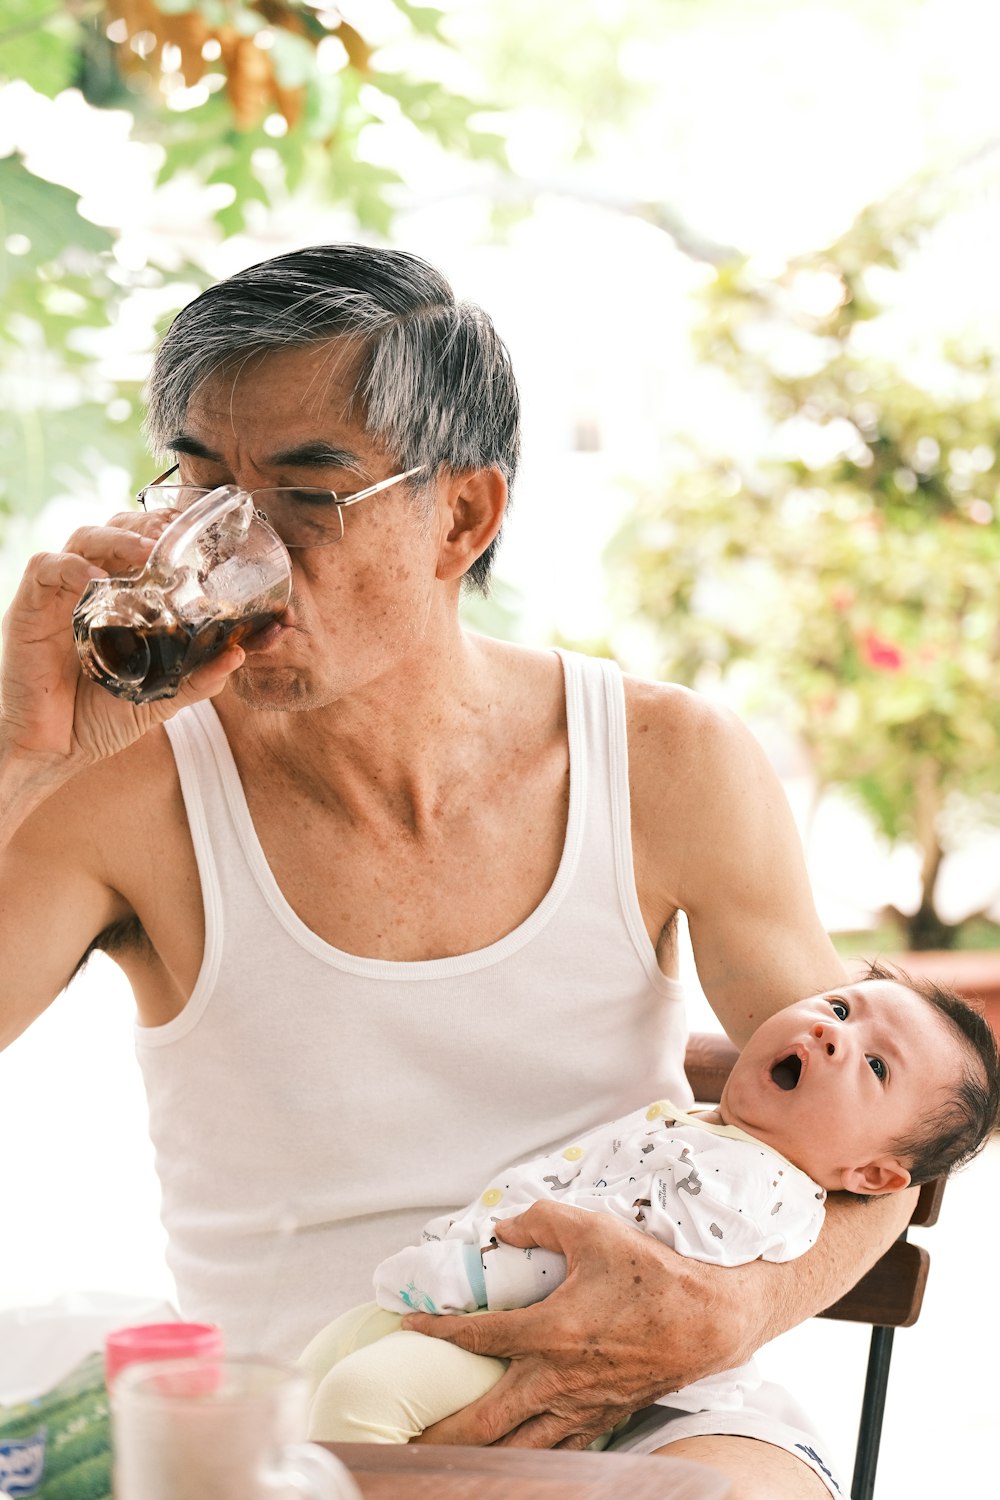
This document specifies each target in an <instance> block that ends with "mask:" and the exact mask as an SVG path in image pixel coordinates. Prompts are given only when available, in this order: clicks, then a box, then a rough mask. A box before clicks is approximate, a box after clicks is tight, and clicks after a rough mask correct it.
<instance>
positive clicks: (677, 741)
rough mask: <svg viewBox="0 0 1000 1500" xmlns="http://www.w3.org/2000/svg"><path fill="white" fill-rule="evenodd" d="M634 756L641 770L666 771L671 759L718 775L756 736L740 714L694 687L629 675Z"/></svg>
mask: <svg viewBox="0 0 1000 1500" xmlns="http://www.w3.org/2000/svg"><path fill="white" fill-rule="evenodd" d="M624 687H625V712H626V720H627V724H628V741H629V760H630V764H631V765H632V768H633V774H634V775H636V774H638V773H640V772H641V770H642V769H643V768H644V767H646V766H648V767H649V769H650V770H651V771H657V770H659V771H660V772H662V770H663V768H664V765H665V763H666V761H667V760H672V761H673V762H675V763H679V764H682V765H687V766H689V768H690V769H691V771H692V772H700V774H709V775H713V776H714V775H717V774H718V773H719V771H720V770H722V769H724V768H725V766H726V765H727V764H728V763H729V762H731V761H734V760H735V761H739V760H741V759H742V757H743V756H744V755H745V754H746V752H747V749H748V747H749V746H755V745H756V741H755V740H754V739H753V736H752V735H751V734H750V731H749V730H748V729H747V728H746V726H745V725H744V724H743V723H742V721H741V720H740V719H738V718H737V716H736V715H735V714H734V713H732V712H731V711H730V710H729V709H728V708H725V707H723V706H722V705H721V704H719V703H713V702H712V701H711V699H709V698H705V697H703V696H702V694H700V693H696V692H694V691H692V689H690V688H685V687H681V686H680V685H679V684H678V683H673V682H650V681H648V680H647V679H645V678H641V677H631V676H626V677H625V678H624Z"/></svg>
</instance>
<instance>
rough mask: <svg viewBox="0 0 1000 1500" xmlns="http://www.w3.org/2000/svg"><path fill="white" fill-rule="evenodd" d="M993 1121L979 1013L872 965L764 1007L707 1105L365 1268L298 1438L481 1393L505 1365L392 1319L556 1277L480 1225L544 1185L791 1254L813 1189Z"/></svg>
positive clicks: (860, 1183)
mask: <svg viewBox="0 0 1000 1500" xmlns="http://www.w3.org/2000/svg"><path fill="white" fill-rule="evenodd" d="M998 1116H1000V1059H998V1054H997V1046H996V1043H995V1041H994V1039H993V1036H992V1033H991V1032H990V1030H989V1028H988V1026H987V1025H986V1023H985V1021H984V1020H983V1019H982V1017H981V1016H980V1015H979V1013H978V1012H977V1011H974V1010H973V1009H972V1008H971V1007H969V1006H967V1005H965V1004H964V1003H963V1002H962V1001H961V1000H959V999H958V998H957V997H956V996H954V995H951V994H949V993H948V992H947V991H944V990H941V989H939V988H937V987H936V986H933V985H930V984H924V983H912V982H911V981H909V980H907V979H904V978H903V977H902V976H897V975H895V974H893V973H891V972H889V971H888V970H885V969H882V968H879V967H877V966H874V965H873V966H872V968H871V970H870V972H869V975H868V977H867V978H866V979H865V980H864V981H862V982H859V983H854V984H848V985H845V986H844V987H843V988H842V989H839V990H835V991H831V992H830V993H828V994H822V995H814V996H812V997H811V998H810V999H807V1000H800V1001H798V1002H796V1003H795V1004H794V1005H790V1006H788V1008H787V1009H785V1010H782V1011H779V1012H778V1013H777V1014H776V1015H774V1016H772V1017H770V1019H769V1020H767V1021H765V1022H764V1023H763V1024H762V1025H761V1026H760V1027H759V1028H758V1029H757V1031H755V1032H754V1034H753V1036H752V1037H751V1038H750V1040H749V1041H748V1042H747V1044H746V1046H745V1047H744V1049H743V1051H742V1053H741V1054H740V1056H739V1058H738V1060H737V1062H736V1064H735V1066H734V1067H733V1070H732V1073H731V1075H730V1077H729V1079H728V1081H727V1083H726V1086H725V1088H724V1090H723V1093H722V1099H721V1102H720V1104H719V1106H718V1108H716V1109H713V1110H706V1111H699V1112H697V1113H689V1112H688V1111H686V1110H684V1109H679V1108H677V1107H676V1106H675V1105H674V1104H672V1103H670V1102H669V1101H667V1100H661V1101H658V1102H656V1103H654V1104H650V1105H649V1106H648V1107H645V1108H642V1109H638V1110H636V1111H635V1113H634V1114H631V1115H627V1116H625V1117H624V1118H623V1119H619V1120H614V1121H612V1123H611V1124H608V1125H602V1126H598V1127H597V1129H595V1130H592V1131H590V1132H589V1133H588V1134H587V1135H584V1136H582V1137H581V1138H580V1139H579V1140H576V1141H573V1142H571V1143H570V1144H569V1145H567V1146H565V1147H563V1148H561V1149H558V1150H556V1151H553V1152H551V1153H549V1154H548V1155H546V1156H541V1157H537V1158H535V1159H534V1160H532V1161H528V1162H523V1163H521V1164H520V1165H518V1166H513V1167H511V1168H510V1169H509V1170H507V1171H504V1172H501V1173H500V1174H499V1175H498V1176H497V1177H496V1178H494V1180H493V1181H492V1182H490V1183H489V1184H488V1185H487V1187H486V1188H485V1190H484V1192H483V1193H482V1194H481V1195H480V1197H479V1198H478V1199H477V1200H476V1201H475V1202H474V1203H471V1204H469V1205H467V1206H466V1207H465V1208H464V1209H461V1210H459V1211H458V1212H457V1213H456V1214H453V1215H444V1216H442V1217H440V1218H437V1219H433V1220H431V1222H430V1223H429V1224H428V1225H427V1226H426V1228H425V1229H424V1231H423V1241H422V1243H421V1244H420V1245H416V1246H411V1247H409V1248H407V1249H405V1250H401V1251H399V1252H398V1253H397V1254H396V1255H392V1256H390V1257H389V1259H388V1260H384V1261H383V1262H382V1263H381V1265H379V1266H378V1268H377V1269H376V1272H375V1294H376V1298H377V1304H378V1305H377V1306H376V1305H374V1304H367V1305H366V1306H364V1307H360V1308H355V1309H353V1310H352V1311H351V1312H348V1313H345V1314H343V1316H342V1317H340V1318H338V1319H337V1320H336V1321H335V1322H333V1323H332V1324H330V1325H329V1327H327V1328H326V1329H324V1330H323V1332H321V1333H320V1334H319V1335H318V1336H317V1337H316V1338H315V1339H314V1340H313V1341H312V1343H311V1344H310V1345H309V1347H308V1349H307V1350H306V1351H305V1353H304V1354H303V1356H302V1361H301V1363H302V1365H303V1367H304V1369H305V1370H306V1373H307V1374H308V1376H309V1377H310V1379H311V1381H312V1386H313V1391H314V1395H313V1403H312V1413H311V1419H310V1436H311V1437H313V1438H315V1439H319V1440H325V1441H341V1442H349V1441H352V1440H353V1441H361V1442H398V1443H405V1442H408V1441H409V1440H410V1439H411V1438H413V1437H416V1436H417V1435H418V1434H419V1433H421V1432H422V1431H423V1430H424V1428H425V1427H429V1426H431V1425H432V1424H433V1423H434V1422H437V1421H440V1420H441V1419H443V1418H444V1417H446V1416H448V1415H450V1414H451V1413H452V1412H454V1411H457V1410H459V1409H460V1408H462V1407H464V1406H466V1405H468V1404H469V1403H470V1402H471V1401H473V1400H476V1399H477V1398H478V1397H480V1396H482V1395H484V1394H485V1393H486V1391H487V1390H489V1389H490V1387H491V1386H492V1385H494V1384H495V1383H496V1381H497V1380H499V1378H500V1376H501V1375H502V1374H503V1371H504V1369H505V1368H506V1361H504V1360H500V1359H492V1358H487V1357H484V1356H482V1355H476V1354H470V1353H468V1352H467V1351H466V1350H464V1349H459V1348H457V1347H456V1346H455V1345H453V1344H449V1343H447V1342H446V1341H444V1340H442V1339H433V1338H427V1337H426V1336H425V1335H423V1334H419V1333H414V1332H409V1331H407V1330H403V1329H401V1328H400V1321H401V1316H402V1315H403V1314H405V1313H406V1312H407V1311H420V1312H430V1313H453V1312H468V1313H471V1312H475V1311H476V1309H478V1308H484V1307H485V1308H488V1309H490V1310H492V1311H497V1310H505V1309H509V1308H515V1307H527V1306H529V1305H530V1304H531V1303H533V1302H537V1301H538V1300H539V1299H540V1298H542V1297H545V1296H548V1294H549V1293H550V1292H552V1291H554V1290H555V1288H556V1287H557V1286H559V1284H560V1283H561V1282H562V1281H563V1280H564V1278H565V1275H566V1260H565V1257H564V1256H562V1255H560V1254H558V1253H556V1252H554V1251H549V1250H543V1249H537V1248H536V1249H527V1250H524V1249H520V1248H518V1247H515V1246H511V1245H506V1244H504V1243H502V1242H498V1240H497V1239H496V1237H495V1234H494V1225H495V1223H496V1221H497V1219H499V1218H507V1217H509V1216H511V1215H513V1214H517V1213H520V1212H522V1211H523V1210H524V1209H526V1208H527V1207H528V1206H529V1205H530V1204H532V1203H534V1202H536V1201H537V1200H539V1199H544V1198H553V1199H555V1200H556V1201H558V1202H561V1203H570V1204H573V1205H574V1206H576V1207H578V1208H584V1209H589V1210H591V1211H592V1212H595V1213H606V1214H614V1215H615V1216H616V1217H617V1218H621V1219H624V1220H626V1222H628V1223H631V1224H634V1225H635V1226H636V1229H637V1230H638V1231H639V1232H641V1233H644V1234H652V1235H655V1236H656V1238H657V1239H659V1240H661V1241H662V1242H663V1243H664V1244H666V1245H669V1246H671V1247H672V1248H673V1249H674V1250H677V1251H679V1252H680V1253H681V1254H683V1255H690V1256H694V1257H695V1258H696V1259H698V1260H705V1261H714V1262H716V1263H717V1264H719V1265H741V1264H743V1263H744V1262H746V1261H750V1260H755V1259H757V1258H758V1257H763V1258H764V1259H765V1260H772V1261H782V1260H791V1259H793V1258H794V1257H795V1256H798V1255H802V1254H804V1252H805V1251H806V1250H808V1249H809V1247H810V1246H811V1245H812V1244H814V1243H815V1240H816V1237H817V1235H818V1234H819V1231H820V1226H821V1225H822V1223H823V1216H824V1206H823V1205H824V1200H825V1198H826V1195H827V1192H832V1191H842V1190H846V1191H847V1192H850V1193H854V1194H859V1195H866V1196H871V1195H876V1194H882V1193H893V1192H898V1191H899V1190H900V1189H902V1188H905V1187H906V1186H907V1185H908V1184H910V1183H914V1184H916V1183H920V1182H926V1181H929V1180H930V1179H932V1178H934V1177H940V1176H943V1175H944V1174H946V1173H947V1172H949V1171H951V1170H952V1169H953V1168H954V1167H956V1166H958V1165H960V1164H961V1163H963V1162H965V1161H968V1160H969V1159H970V1158H971V1157H972V1156H974V1155H975V1154H976V1152H977V1151H978V1150H979V1149H980V1148H981V1147H982V1146H983V1144H984V1143H985V1141H986V1139H987V1138H988V1136H989V1133H990V1131H991V1130H992V1129H993V1128H994V1127H995V1126H996V1124H997V1121H998ZM758 1383H759V1376H758V1375H757V1374H756V1372H755V1370H754V1367H753V1366H752V1365H744V1366H741V1367H740V1368H739V1369H736V1370H730V1371H727V1372H726V1373H724V1374H721V1375H713V1376H709V1377H707V1378H706V1379H704V1380H699V1381H696V1382H695V1383H694V1384H692V1385H688V1386H685V1387H684V1388H683V1389H682V1390H679V1391H672V1392H671V1393H670V1395H669V1396H666V1397H664V1398H663V1403H662V1404H665V1405H668V1406H670V1407H675V1408H679V1409H681V1410H684V1411H701V1410H705V1409H711V1410H712V1411H716V1410H721V1409H724V1408H730V1409H732V1408H734V1407H737V1406H739V1405H740V1404H741V1403H742V1400H743V1393H744V1392H746V1391H748V1390H750V1389H752V1388H753V1387H754V1386H756V1385H757V1384H758Z"/></svg>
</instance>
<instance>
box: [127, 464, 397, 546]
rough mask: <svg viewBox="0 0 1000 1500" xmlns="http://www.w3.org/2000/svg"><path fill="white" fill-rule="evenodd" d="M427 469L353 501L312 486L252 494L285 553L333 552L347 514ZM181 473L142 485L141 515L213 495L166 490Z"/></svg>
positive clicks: (371, 488)
mask: <svg viewBox="0 0 1000 1500" xmlns="http://www.w3.org/2000/svg"><path fill="white" fill-rule="evenodd" d="M424 467H425V465H424V464H418V465H417V467H416V468H415V469H407V470H406V472H405V473H403V474H393V476H392V478H391V479H380V480H379V482H378V484H370V485H368V486H367V488H365V489H363V490H358V491H357V493H356V494H354V495H338V494H337V493H336V491H335V490H318V489H312V488H310V486H309V485H300V484H296V485H282V486H279V487H276V488H274V489H264V490H250V491H249V494H250V498H251V499H252V500H253V503H254V506H255V507H256V509H257V513H258V514H259V515H261V516H263V518H264V520H265V521H268V522H269V523H270V525H271V526H273V527H274V529H275V531H276V532H277V533H278V535H279V537H280V538H281V540H282V541H283V542H284V544H285V546H286V547H329V546H330V545H331V544H332V543H333V542H339V541H340V539H341V537H342V536H343V535H344V511H345V510H346V509H347V507H348V506H349V505H357V503H358V501H359V500H367V499H368V497H369V495H377V494H378V493H379V492H380V491H381V490H387V489H389V487H390V486H391V485H394V484H400V483H401V482H402V481H403V480H404V479H410V478H412V476H413V475H414V474H419V473H420V471H421V469H423V468H424ZM179 468H180V465H179V464H174V466H173V467H172V468H170V469H165V470H164V471H163V473H162V474H158V475H157V476H156V478H155V479H153V480H151V481H150V483H149V484H147V485H144V486H143V488H142V489H141V490H140V491H139V493H138V495H137V496H136V499H137V500H138V502H139V504H140V505H141V506H142V508H143V510H148V511H153V510H186V509H187V508H188V506H189V505H193V504H194V502H195V501H196V500H200V499H201V497H202V495H208V494H211V490H210V489H208V488H207V487H206V486H205V485H197V484H164V483H163V481H164V480H165V479H169V478H170V476H171V475H172V474H176V473H177V470H178V469H179Z"/></svg>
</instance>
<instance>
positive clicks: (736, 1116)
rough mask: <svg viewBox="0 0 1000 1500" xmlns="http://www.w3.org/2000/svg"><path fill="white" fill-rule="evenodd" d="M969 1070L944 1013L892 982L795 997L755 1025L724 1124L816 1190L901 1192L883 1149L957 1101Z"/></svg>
mask: <svg viewBox="0 0 1000 1500" xmlns="http://www.w3.org/2000/svg"><path fill="white" fill-rule="evenodd" d="M967 1067H968V1060H967V1056H966V1052H965V1048H964V1046H963V1044H962V1042H961V1041H960V1040H959V1038H958V1037H957V1036H955V1035H954V1033H953V1031H952V1029H951V1027H950V1026H949V1025H948V1023H947V1022H946V1020H945V1019H944V1017H942V1016H941V1015H939V1014H938V1012H937V1011H936V1010H934V1009H933V1008H932V1007H931V1006H930V1005H928V1003H927V1001H926V1000H923V999H922V998H921V997H920V996H919V995H915V994H914V993H913V991H912V990H908V989H906V988H905V986H903V985H900V984H896V983H894V982H892V981H890V980H884V979H873V980H867V981H865V982H864V983H861V984H849V985H845V986H844V987H843V988H842V989H839V990H831V991H829V993H827V994H824V995H814V996H812V997H811V998H810V999H808V1000H799V1001H797V1002H796V1003H795V1004H794V1005H789V1006H788V1007H787V1008H786V1009H785V1010H781V1011H779V1012H778V1013H777V1015H774V1016H771V1017H770V1019H769V1020H767V1021H765V1022H764V1023H763V1024H762V1025H761V1026H759V1027H758V1028H757V1030H756V1031H755V1032H754V1034H753V1036H752V1037H751V1038H750V1040H749V1042H747V1044H746V1046H745V1047H744V1049H743V1051H742V1052H741V1054H740V1057H739V1060H738V1061H737V1063H736V1066H735V1067H734V1068H733V1071H732V1074H731V1076H730V1078H729V1080H728V1082H727V1084H726V1087H725V1090H724V1091H723V1095H722V1104H721V1106H720V1107H721V1110H722V1117H723V1119H724V1120H725V1121H726V1122H727V1123H728V1124H732V1125H738V1126H739V1127H740V1128H741V1129H743V1130H746V1131H748V1132H749V1134H750V1135H754V1136H757V1137H758V1138H759V1139H760V1140H762V1141H766V1142H767V1143H768V1144H769V1145H772V1146H774V1147H775V1148H776V1149H777V1150H778V1151H780V1152H782V1153H783V1155H785V1156H787V1157H788V1159H789V1160H790V1161H792V1162H794V1163H795V1165H796V1166H798V1167H801V1168H802V1170H803V1171H804V1172H808V1173H809V1175H810V1176H811V1177H813V1178H814V1179H815V1180H816V1181H817V1182H818V1183H820V1185H821V1186H822V1187H825V1188H828V1189H831V1190H836V1189H839V1188H847V1189H849V1190H850V1191H851V1192H858V1193H864V1192H869V1193H884V1192H892V1191H894V1190H896V1189H898V1188H901V1187H905V1186H906V1184H907V1182H908V1181H909V1173H908V1172H907V1171H906V1166H905V1163H902V1162H900V1161H899V1160H898V1158H897V1157H895V1156H894V1155H893V1153H892V1151H891V1150H890V1147H891V1144H892V1142H894V1141H895V1140H897V1139H899V1138H900V1137H905V1136H907V1135H910V1134H911V1133H912V1132H913V1131H914V1129H915V1128H918V1127H919V1125H920V1124H921V1122H922V1121H923V1120H925V1119H926V1118H927V1116H928V1115H929V1114H930V1113H932V1112H935V1113H936V1112H937V1110H939V1109H940V1107H941V1106H942V1105H943V1104H944V1103H945V1102H946V1101H947V1099H948V1097H950V1095H952V1094H953V1093H954V1091H955V1089H956V1086H957V1085H958V1083H959V1080H960V1079H961V1077H962V1075H963V1073H964V1072H965V1071H966V1069H967Z"/></svg>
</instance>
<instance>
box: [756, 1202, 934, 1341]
mask: <svg viewBox="0 0 1000 1500" xmlns="http://www.w3.org/2000/svg"><path fill="white" fill-rule="evenodd" d="M916 1201H917V1189H915V1188H913V1189H908V1190H906V1191H905V1192H902V1193H891V1194H888V1195H887V1196H886V1197H884V1198H873V1199H870V1200H869V1201H868V1202H867V1203H859V1202H858V1201H857V1200H856V1199H853V1198H848V1197H847V1196H845V1195H844V1194H832V1195H831V1196H830V1197H829V1198H828V1199H827V1212H826V1219H825V1221H824V1224H823V1229H822V1232H821V1233H820V1237H819V1239H818V1240H817V1241H816V1244H815V1245H814V1246H813V1248H812V1249H811V1250H809V1251H808V1252H807V1253H806V1254H805V1255H802V1256H799V1257H798V1259H797V1260H789V1261H783V1262H782V1263H780V1264H774V1263H772V1262H769V1261H754V1262H752V1264H750V1265H748V1266H745V1267H743V1272H744V1275H745V1276H747V1277H749V1278H750V1284H749V1286H747V1287H745V1290H744V1295H747V1293H748V1292H749V1300H750V1305H753V1306H755V1307H756V1308H757V1310H758V1314H759V1315H760V1316H761V1317H762V1331H761V1337H760V1338H759V1339H758V1340H757V1341H756V1343H757V1346H758V1347H759V1345H760V1344H763V1343H767V1342H769V1341H770V1340H771V1339H773V1338H777V1336H778V1334H781V1333H786V1332H787V1331H788V1329H789V1328H794V1327H795V1326H796V1324H798V1323H804V1322H805V1320H806V1319H807V1318H811V1317H814V1316H815V1315H816V1313H819V1312H822V1311H823V1309H824V1308H827V1307H829V1306H830V1305H831V1304H832V1303H834V1302H836V1301H837V1299H838V1298H839V1297H842V1296H843V1295H844V1294H845V1293H846V1292H849V1291H850V1289H851V1287H852V1286H855V1285H856V1284H857V1282H859V1281H860V1280H861V1278H862V1276H864V1274H865V1272H866V1271H868V1270H870V1268H871V1267H872V1266H873V1265H874V1264H875V1262H876V1261H877V1260H878V1259H879V1258H880V1257H881V1256H882V1255H884V1254H885V1252H886V1250H888V1248H889V1246H890V1245H891V1244H892V1243H893V1241H894V1240H895V1239H897V1238H898V1237H899V1235H900V1234H901V1233H902V1231H903V1230H904V1229H905V1228H906V1226H907V1224H908V1223H909V1222H910V1218H911V1216H912V1214H913V1210H914V1207H915V1205H916Z"/></svg>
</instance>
